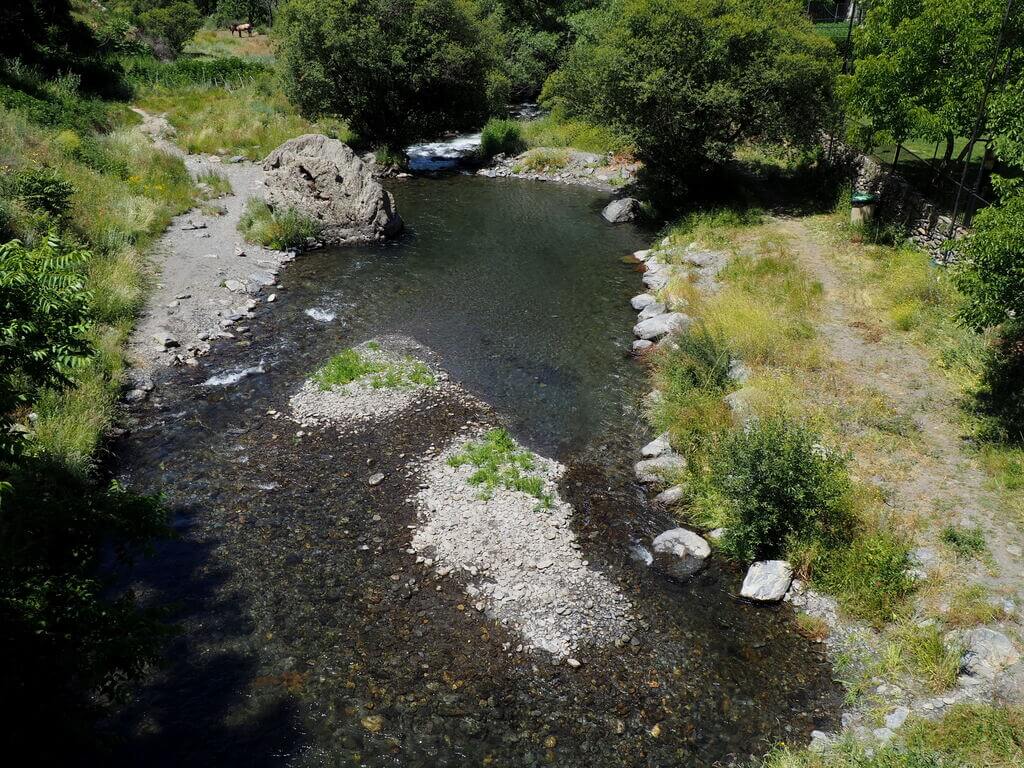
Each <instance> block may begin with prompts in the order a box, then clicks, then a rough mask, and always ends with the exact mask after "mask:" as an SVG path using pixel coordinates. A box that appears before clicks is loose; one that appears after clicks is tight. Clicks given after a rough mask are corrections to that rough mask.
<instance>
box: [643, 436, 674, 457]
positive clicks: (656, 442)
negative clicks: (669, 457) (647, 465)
mask: <svg viewBox="0 0 1024 768" xmlns="http://www.w3.org/2000/svg"><path fill="white" fill-rule="evenodd" d="M671 450H672V445H671V444H670V443H669V441H668V432H663V433H662V434H660V435H658V436H657V437H656V438H654V439H653V440H651V442H649V443H648V444H647V445H645V446H644V447H643V448H641V449H640V454H641V455H642V456H645V457H647V458H648V459H653V458H655V457H656V456H661V455H662V454H665V453H668V452H669V451H671Z"/></svg>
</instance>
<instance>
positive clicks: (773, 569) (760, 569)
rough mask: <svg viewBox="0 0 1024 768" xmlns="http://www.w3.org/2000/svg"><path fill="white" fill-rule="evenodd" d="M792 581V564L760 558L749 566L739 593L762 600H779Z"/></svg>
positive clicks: (752, 598)
mask: <svg viewBox="0 0 1024 768" xmlns="http://www.w3.org/2000/svg"><path fill="white" fill-rule="evenodd" d="M792 581H793V566H791V565H790V564H789V563H787V562H786V561H785V560H760V561H758V562H756V563H754V564H753V565H751V566H750V569H749V570H748V571H747V575H746V577H745V578H744V579H743V587H742V588H741V589H740V594H741V595H743V597H746V598H749V599H751V600H761V601H764V602H769V601H774V600H781V599H782V598H783V597H785V595H786V590H788V589H789V585H790V582H792Z"/></svg>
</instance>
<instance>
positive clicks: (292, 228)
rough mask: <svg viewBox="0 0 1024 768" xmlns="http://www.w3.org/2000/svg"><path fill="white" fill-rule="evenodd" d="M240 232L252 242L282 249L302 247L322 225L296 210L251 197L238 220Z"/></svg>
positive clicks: (317, 233)
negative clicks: (271, 204) (272, 206)
mask: <svg viewBox="0 0 1024 768" xmlns="http://www.w3.org/2000/svg"><path fill="white" fill-rule="evenodd" d="M238 229H239V231H240V232H241V233H242V234H243V235H245V239H246V240H248V241H249V242H251V243H258V244H259V245H264V246H266V247H268V248H273V249H275V250H278V251H285V250H289V249H291V248H302V247H304V246H305V245H306V244H307V241H309V240H312V239H315V238H316V236H317V235H319V234H320V224H319V223H318V222H316V221H315V220H313V219H311V218H309V217H308V216H305V215H304V214H302V213H300V212H299V211H296V210H294V209H288V210H278V211H275V210H273V209H271V207H270V206H269V205H267V204H266V203H264V202H263V201H262V200H259V199H257V198H250V199H249V201H248V202H247V203H246V206H245V212H244V213H243V214H242V218H241V219H240V220H239V222H238Z"/></svg>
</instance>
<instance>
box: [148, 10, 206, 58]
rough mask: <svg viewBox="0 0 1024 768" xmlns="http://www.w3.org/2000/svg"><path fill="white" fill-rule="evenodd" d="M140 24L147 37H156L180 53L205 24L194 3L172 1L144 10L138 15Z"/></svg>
mask: <svg viewBox="0 0 1024 768" xmlns="http://www.w3.org/2000/svg"><path fill="white" fill-rule="evenodd" d="M138 24H139V28H140V29H141V30H142V31H143V33H144V34H145V35H146V36H147V37H152V38H156V39H157V40H159V41H161V42H162V43H163V44H164V45H166V46H167V48H168V49H170V51H171V53H173V54H174V55H178V54H179V53H181V50H182V48H184V47H185V43H187V42H188V41H189V40H191V39H192V35H194V34H195V33H196V32H197V31H198V30H199V28H200V27H201V26H203V17H202V16H200V15H199V10H198V9H197V8H196V7H195V6H194V5H193V4H192V3H188V2H172V3H170V4H167V5H164V6H162V7H157V8H150V9H149V10H147V11H143V12H142V13H140V14H139V16H138Z"/></svg>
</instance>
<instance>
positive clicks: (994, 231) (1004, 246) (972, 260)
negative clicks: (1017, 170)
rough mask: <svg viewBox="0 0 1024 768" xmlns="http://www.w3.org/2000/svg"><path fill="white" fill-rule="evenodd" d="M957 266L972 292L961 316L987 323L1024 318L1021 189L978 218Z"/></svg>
mask: <svg viewBox="0 0 1024 768" xmlns="http://www.w3.org/2000/svg"><path fill="white" fill-rule="evenodd" d="M973 226H974V229H973V231H972V232H971V234H970V235H969V236H968V237H967V239H966V240H965V241H964V242H963V244H962V245H961V246H960V248H961V250H962V253H961V255H960V259H959V260H958V261H957V264H956V267H955V268H954V271H953V277H954V280H955V282H956V284H957V287H958V288H959V289H960V290H961V292H963V294H964V296H965V297H966V298H967V302H966V303H965V305H964V307H963V309H962V310H961V317H962V318H963V320H964V322H966V323H967V324H968V325H970V326H972V327H974V328H978V329H982V328H988V327H990V326H996V325H999V324H1001V323H1005V322H1007V321H1009V320H1012V319H1014V318H1017V319H1020V318H1024V259H1021V254H1022V253H1024V194H1017V195H1014V196H1012V197H1010V198H1009V199H1007V200H1004V201H1002V202H1000V203H999V204H998V205H994V206H992V207H990V208H986V209H985V210H983V211H982V212H981V213H979V214H978V215H977V216H976V217H975V219H974V225H973Z"/></svg>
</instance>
